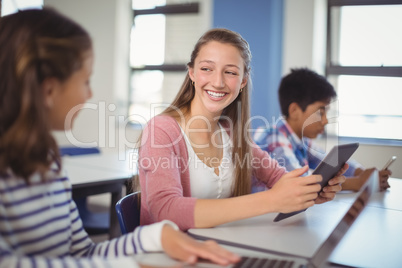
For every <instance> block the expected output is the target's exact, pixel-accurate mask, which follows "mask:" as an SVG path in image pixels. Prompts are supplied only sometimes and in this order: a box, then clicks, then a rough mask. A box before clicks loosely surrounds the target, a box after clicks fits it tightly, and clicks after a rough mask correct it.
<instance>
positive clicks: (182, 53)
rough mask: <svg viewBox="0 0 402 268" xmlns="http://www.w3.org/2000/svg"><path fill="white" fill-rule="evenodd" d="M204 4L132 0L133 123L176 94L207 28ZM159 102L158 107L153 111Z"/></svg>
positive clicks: (147, 115) (146, 116)
mask: <svg viewBox="0 0 402 268" xmlns="http://www.w3.org/2000/svg"><path fill="white" fill-rule="evenodd" d="M169 2H173V3H174V4H169ZM207 5H208V1H205V0H204V1H199V2H197V1H196V0H194V1H192V2H189V1H185V0H182V1H177V0H176V1H169V0H166V1H165V0H154V1H150V0H133V11H134V24H133V27H132V32H131V45H130V64H131V67H132V76H131V83H130V94H129V115H130V116H131V118H134V119H133V122H132V123H140V124H143V123H145V122H146V121H148V120H149V119H150V118H151V117H152V116H154V115H155V114H156V113H158V112H161V111H162V110H163V108H162V107H163V106H164V105H167V104H169V103H170V102H171V101H172V100H173V98H174V97H175V95H176V93H177V92H178V90H179V89H180V86H181V84H182V82H183V80H184V77H185V74H186V70H187V69H186V64H187V62H188V61H189V58H190V54H191V51H192V49H193V47H194V45H195V43H196V42H197V40H198V38H199V37H200V36H201V34H202V33H203V32H204V31H205V30H206V29H208V28H209V25H210V23H209V21H208V14H207V13H208V12H204V11H205V6H207ZM158 106H159V107H160V109H159V110H158V111H153V109H154V107H158ZM138 118H142V120H138ZM134 120H135V122H134ZM140 121H142V122H140Z"/></svg>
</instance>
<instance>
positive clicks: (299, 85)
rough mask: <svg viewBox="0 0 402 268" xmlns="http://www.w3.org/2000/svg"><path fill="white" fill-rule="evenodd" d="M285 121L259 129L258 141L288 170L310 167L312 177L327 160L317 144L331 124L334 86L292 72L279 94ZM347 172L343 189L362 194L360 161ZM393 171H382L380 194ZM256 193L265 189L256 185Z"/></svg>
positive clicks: (301, 72)
mask: <svg viewBox="0 0 402 268" xmlns="http://www.w3.org/2000/svg"><path fill="white" fill-rule="evenodd" d="M278 95H279V103H280V107H281V112H282V115H283V117H282V118H281V119H280V120H278V121H277V122H276V123H275V124H274V125H272V126H268V127H266V126H264V127H261V128H259V129H257V131H256V133H255V135H254V141H255V143H256V144H257V145H259V146H260V147H261V148H262V149H263V150H265V151H267V152H269V154H270V155H271V157H273V158H275V159H276V160H277V161H279V162H280V163H281V164H282V165H283V166H284V167H285V168H286V169H287V170H289V171H290V170H294V169H298V168H300V167H302V166H305V165H308V166H309V168H310V170H309V172H307V173H306V175H308V174H310V173H311V171H312V170H313V169H315V168H316V167H317V165H318V164H319V163H320V162H321V160H322V159H323V153H322V151H323V150H322V149H321V148H320V147H319V146H318V145H316V144H315V143H314V141H313V139H315V138H316V137H317V136H318V135H319V134H322V133H323V132H324V128H325V125H326V124H328V119H327V106H328V105H329V104H330V102H331V100H333V99H334V98H335V97H336V92H335V89H334V88H333V86H332V85H331V84H330V83H329V82H328V81H327V79H326V78H325V77H323V76H321V75H319V74H317V73H316V72H314V71H312V70H309V69H307V68H300V69H292V70H291V72H290V74H288V75H286V76H285V77H283V78H282V81H281V83H280V86H279V90H278ZM348 165H349V169H348V170H347V171H346V172H345V174H344V175H345V176H346V177H348V179H347V180H346V181H345V182H344V183H343V184H342V189H344V190H353V191H358V190H359V189H360V187H361V186H362V184H363V183H364V182H363V181H362V179H360V178H359V177H358V176H359V175H360V174H361V173H362V172H363V170H364V168H363V167H362V166H361V165H360V164H359V163H357V162H356V161H353V160H350V161H348ZM390 175H391V171H390V170H388V169H386V170H381V171H379V180H380V181H379V183H380V190H385V189H387V188H388V187H389V184H388V178H389V176H390ZM254 182H255V184H254V185H253V191H255V192H256V191H259V190H262V189H264V188H265V187H264V185H261V184H259V183H258V182H257V181H256V180H255V181H254Z"/></svg>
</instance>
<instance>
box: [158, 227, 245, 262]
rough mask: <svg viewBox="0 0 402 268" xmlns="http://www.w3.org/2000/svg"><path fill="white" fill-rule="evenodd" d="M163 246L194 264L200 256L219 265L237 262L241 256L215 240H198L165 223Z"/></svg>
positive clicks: (182, 259) (176, 256)
mask: <svg viewBox="0 0 402 268" xmlns="http://www.w3.org/2000/svg"><path fill="white" fill-rule="evenodd" d="M162 247H163V249H164V251H165V252H166V254H168V255H169V256H170V257H172V258H174V259H178V260H180V261H184V262H187V263H189V264H194V263H196V262H197V259H198V258H202V259H208V260H210V261H212V262H214V263H217V264H219V265H229V264H231V263H236V262H238V261H239V260H240V257H239V256H237V255H236V254H234V253H231V252H230V251H228V250H226V249H224V248H222V247H221V246H219V245H218V244H217V243H216V242H215V241H212V240H209V241H205V242H198V241H196V240H194V239H193V238H191V237H190V236H188V235H186V234H184V233H182V232H181V231H177V230H175V229H173V228H172V227H171V226H169V225H165V226H164V227H163V229H162Z"/></svg>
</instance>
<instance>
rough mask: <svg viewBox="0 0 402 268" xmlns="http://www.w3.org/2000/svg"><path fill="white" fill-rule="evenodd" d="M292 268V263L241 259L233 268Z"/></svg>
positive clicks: (252, 258) (251, 258)
mask: <svg viewBox="0 0 402 268" xmlns="http://www.w3.org/2000/svg"><path fill="white" fill-rule="evenodd" d="M290 267H294V261H290V260H289V261H287V260H275V259H267V258H255V257H242V259H241V261H239V262H238V263H236V264H235V265H234V266H233V268H290Z"/></svg>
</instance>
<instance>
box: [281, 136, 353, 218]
mask: <svg viewBox="0 0 402 268" xmlns="http://www.w3.org/2000/svg"><path fill="white" fill-rule="evenodd" d="M358 147H359V143H349V144H342V145H337V146H334V148H332V149H331V151H330V152H329V153H328V154H327V156H326V157H325V158H324V159H323V160H322V161H321V162H320V164H318V166H317V168H316V169H315V170H314V171H313V173H312V174H320V175H321V176H322V181H321V182H320V185H321V189H322V188H323V187H325V186H326V185H327V184H328V181H329V180H330V179H331V178H333V177H334V176H335V175H336V174H337V173H338V172H339V170H340V169H341V168H342V167H343V165H344V164H345V163H346V162H347V161H348V160H349V158H350V157H351V156H352V154H353V153H354V152H355V151H356V150H357V148H358ZM303 211H305V209H304V210H300V211H295V212H290V213H279V214H278V215H277V216H276V217H275V219H274V221H275V222H277V221H280V220H283V219H286V218H289V217H291V216H293V215H296V214H299V213H300V212H303Z"/></svg>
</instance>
